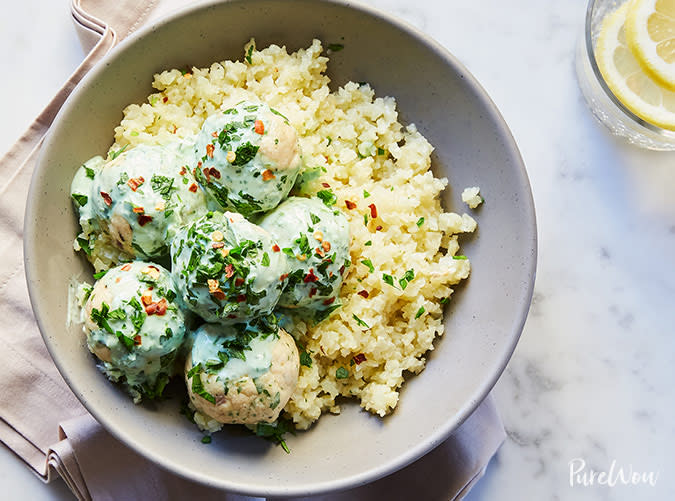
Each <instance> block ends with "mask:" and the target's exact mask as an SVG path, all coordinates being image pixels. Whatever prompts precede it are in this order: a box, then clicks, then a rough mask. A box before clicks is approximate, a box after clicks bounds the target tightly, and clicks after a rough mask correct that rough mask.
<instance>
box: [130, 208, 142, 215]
mask: <svg viewBox="0 0 675 501" xmlns="http://www.w3.org/2000/svg"><path fill="white" fill-rule="evenodd" d="M132 210H133V211H134V212H135V213H136V214H143V213H144V212H145V210H144V209H143V207H134V208H133V209H132Z"/></svg>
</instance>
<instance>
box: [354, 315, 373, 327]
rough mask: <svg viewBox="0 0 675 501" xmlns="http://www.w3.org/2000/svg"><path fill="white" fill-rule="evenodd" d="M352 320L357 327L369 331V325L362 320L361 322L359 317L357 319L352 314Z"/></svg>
mask: <svg viewBox="0 0 675 501" xmlns="http://www.w3.org/2000/svg"><path fill="white" fill-rule="evenodd" d="M352 318H353V319H354V320H356V323H357V325H360V326H361V327H365V328H366V329H370V325H368V324H367V323H365V322H364V321H363V320H361V319H360V318H359V317H357V316H356V315H355V314H354V313H352Z"/></svg>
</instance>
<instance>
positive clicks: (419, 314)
mask: <svg viewBox="0 0 675 501" xmlns="http://www.w3.org/2000/svg"><path fill="white" fill-rule="evenodd" d="M425 311H426V310H425V309H424V306H420V309H419V310H417V313H415V320H417V319H418V318H420V317H421V316H422V315H423V314H424V312H425Z"/></svg>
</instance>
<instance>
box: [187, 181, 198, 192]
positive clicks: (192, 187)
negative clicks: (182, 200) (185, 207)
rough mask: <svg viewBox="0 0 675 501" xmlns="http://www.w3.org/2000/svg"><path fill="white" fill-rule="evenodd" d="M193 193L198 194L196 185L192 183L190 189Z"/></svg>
mask: <svg viewBox="0 0 675 501" xmlns="http://www.w3.org/2000/svg"><path fill="white" fill-rule="evenodd" d="M188 190H190V191H191V192H192V193H197V185H196V184H195V183H192V184H191V185H190V187H189V188H188Z"/></svg>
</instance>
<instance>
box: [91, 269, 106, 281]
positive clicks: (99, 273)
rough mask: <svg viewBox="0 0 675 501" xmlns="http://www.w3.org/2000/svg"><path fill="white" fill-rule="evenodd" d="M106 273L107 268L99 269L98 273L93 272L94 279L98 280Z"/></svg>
mask: <svg viewBox="0 0 675 501" xmlns="http://www.w3.org/2000/svg"><path fill="white" fill-rule="evenodd" d="M106 273H108V270H103V271H99V272H98V273H94V280H98V279H99V278H103V277H104V276H105V274H106Z"/></svg>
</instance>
